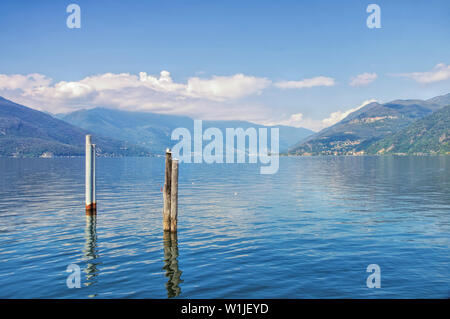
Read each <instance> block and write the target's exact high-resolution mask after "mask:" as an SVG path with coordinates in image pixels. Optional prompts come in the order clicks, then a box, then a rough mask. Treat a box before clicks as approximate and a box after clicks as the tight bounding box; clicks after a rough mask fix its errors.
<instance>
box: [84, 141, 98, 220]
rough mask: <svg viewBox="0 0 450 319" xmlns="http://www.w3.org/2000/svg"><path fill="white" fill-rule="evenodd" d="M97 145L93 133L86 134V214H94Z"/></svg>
mask: <svg viewBox="0 0 450 319" xmlns="http://www.w3.org/2000/svg"><path fill="white" fill-rule="evenodd" d="M94 149H95V147H94V146H93V145H92V143H91V135H86V215H94V214H95V213H96V207H95V189H94V188H95V152H94Z"/></svg>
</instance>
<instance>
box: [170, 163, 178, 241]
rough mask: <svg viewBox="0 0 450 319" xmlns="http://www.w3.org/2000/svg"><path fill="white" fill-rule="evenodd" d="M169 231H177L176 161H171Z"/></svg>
mask: <svg viewBox="0 0 450 319" xmlns="http://www.w3.org/2000/svg"><path fill="white" fill-rule="evenodd" d="M170 184H171V185H170V187H171V190H170V231H171V232H176V231H177V222H178V160H177V159H176V158H174V159H173V160H172V178H171V183H170Z"/></svg>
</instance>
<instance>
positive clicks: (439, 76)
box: [391, 63, 450, 84]
mask: <svg viewBox="0 0 450 319" xmlns="http://www.w3.org/2000/svg"><path fill="white" fill-rule="evenodd" d="M391 75H392V76H400V77H406V78H410V79H413V80H415V81H417V82H419V83H424V84H427V83H434V82H439V81H444V80H448V79H450V65H445V63H439V64H436V66H435V67H434V68H433V69H432V70H431V71H426V72H411V73H397V74H391Z"/></svg>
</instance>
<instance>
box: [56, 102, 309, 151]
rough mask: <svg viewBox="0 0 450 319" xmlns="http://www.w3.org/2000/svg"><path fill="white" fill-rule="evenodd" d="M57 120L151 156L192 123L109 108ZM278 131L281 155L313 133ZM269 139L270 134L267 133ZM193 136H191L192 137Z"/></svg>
mask: <svg viewBox="0 0 450 319" xmlns="http://www.w3.org/2000/svg"><path fill="white" fill-rule="evenodd" d="M57 116H58V118H60V119H62V120H64V121H66V122H68V123H70V124H73V125H75V126H78V127H81V128H83V129H86V130H88V131H90V132H94V133H97V134H101V135H104V136H108V137H112V138H116V139H119V140H122V141H126V142H128V143H130V144H136V145H138V146H141V147H144V148H146V149H148V150H149V151H151V152H153V153H163V152H164V151H165V149H166V148H167V147H171V146H173V145H175V144H176V143H177V142H178V141H172V140H171V139H170V135H171V133H172V131H173V130H174V129H176V128H177V127H183V128H187V129H188V130H189V131H190V132H191V134H193V133H192V132H193V127H194V120H193V119H192V118H190V117H187V116H177V115H164V114H155V113H146V112H130V111H120V110H114V109H108V108H95V109H89V110H79V111H75V112H72V113H69V114H59V115H57ZM209 127H216V128H218V129H220V130H221V131H222V133H223V136H225V129H226V128H238V127H240V128H243V129H244V130H245V129H247V128H249V127H254V128H256V129H258V128H263V127H267V128H270V127H269V126H263V125H259V124H255V123H251V122H246V121H203V130H205V129H207V128H209ZM271 127H274V128H279V133H280V134H279V135H280V152H286V151H287V150H288V148H289V147H290V146H292V145H293V144H295V143H296V142H298V141H299V140H300V139H302V138H305V137H307V136H309V135H311V134H313V133H314V132H313V131H311V130H308V129H305V128H296V127H290V126H282V125H278V126H271ZM268 135H269V138H270V132H268ZM192 136H193V135H192Z"/></svg>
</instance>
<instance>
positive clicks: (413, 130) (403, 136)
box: [366, 105, 450, 154]
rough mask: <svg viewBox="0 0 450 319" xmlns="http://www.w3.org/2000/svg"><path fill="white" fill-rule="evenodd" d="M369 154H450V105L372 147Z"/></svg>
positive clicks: (368, 151)
mask: <svg viewBox="0 0 450 319" xmlns="http://www.w3.org/2000/svg"><path fill="white" fill-rule="evenodd" d="M366 153H367V154H450V105H449V106H446V107H444V108H443V109H441V110H438V111H436V112H434V113H433V114H431V115H429V116H427V117H425V118H423V119H420V120H418V121H416V122H414V123H413V124H411V125H410V126H408V127H407V128H405V129H403V130H401V131H399V132H397V133H395V134H393V135H390V136H387V137H385V138H383V139H381V140H380V141H378V142H375V143H373V144H372V145H370V146H369V147H368V148H367V150H366Z"/></svg>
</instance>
